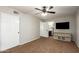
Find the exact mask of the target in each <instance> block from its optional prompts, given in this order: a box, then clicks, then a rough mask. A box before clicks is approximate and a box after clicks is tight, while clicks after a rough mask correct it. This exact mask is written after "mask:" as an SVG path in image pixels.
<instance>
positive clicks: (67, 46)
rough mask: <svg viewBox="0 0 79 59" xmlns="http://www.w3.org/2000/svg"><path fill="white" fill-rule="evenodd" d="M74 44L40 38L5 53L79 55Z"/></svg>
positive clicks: (78, 50) (78, 49)
mask: <svg viewBox="0 0 79 59" xmlns="http://www.w3.org/2000/svg"><path fill="white" fill-rule="evenodd" d="M78 52H79V48H77V47H76V45H75V43H74V42H63V41H58V40H55V39H52V38H43V37H42V38H40V39H38V40H35V41H32V42H29V43H26V44H24V45H21V46H17V47H14V48H11V49H9V50H7V51H4V53H78Z"/></svg>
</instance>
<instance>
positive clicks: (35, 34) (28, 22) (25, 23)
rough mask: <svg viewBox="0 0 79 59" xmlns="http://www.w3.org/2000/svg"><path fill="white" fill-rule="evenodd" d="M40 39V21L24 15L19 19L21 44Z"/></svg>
mask: <svg viewBox="0 0 79 59" xmlns="http://www.w3.org/2000/svg"><path fill="white" fill-rule="evenodd" d="M38 38H40V20H39V19H37V18H36V17H34V16H31V15H28V14H24V15H22V16H21V18H20V42H21V44H24V43H27V42H30V41H33V40H35V39H38Z"/></svg>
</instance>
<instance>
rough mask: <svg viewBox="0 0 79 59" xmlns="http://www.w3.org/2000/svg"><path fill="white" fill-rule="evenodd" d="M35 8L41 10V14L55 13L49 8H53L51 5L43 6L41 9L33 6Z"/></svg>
mask: <svg viewBox="0 0 79 59" xmlns="http://www.w3.org/2000/svg"><path fill="white" fill-rule="evenodd" d="M35 9H36V10H39V11H42V13H43V14H47V13H51V14H55V13H56V12H54V11H50V10H51V9H53V6H49V7H47V6H43V7H42V9H39V8H35Z"/></svg>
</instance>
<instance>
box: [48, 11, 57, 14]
mask: <svg viewBox="0 0 79 59" xmlns="http://www.w3.org/2000/svg"><path fill="white" fill-rule="evenodd" d="M47 13H53V14H55V13H56V12H53V11H47Z"/></svg>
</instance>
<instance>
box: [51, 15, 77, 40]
mask: <svg viewBox="0 0 79 59" xmlns="http://www.w3.org/2000/svg"><path fill="white" fill-rule="evenodd" d="M52 21H53V22H55V23H57V22H70V29H56V28H55V27H56V25H54V32H64V33H72V40H73V41H75V40H76V19H75V16H74V15H73V16H65V17H60V18H57V19H52ZM52 21H51V22H52Z"/></svg>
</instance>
